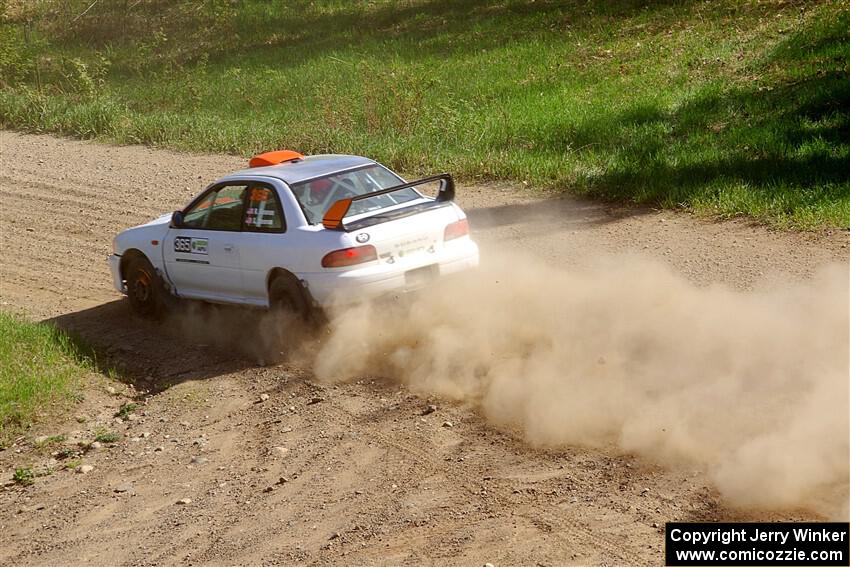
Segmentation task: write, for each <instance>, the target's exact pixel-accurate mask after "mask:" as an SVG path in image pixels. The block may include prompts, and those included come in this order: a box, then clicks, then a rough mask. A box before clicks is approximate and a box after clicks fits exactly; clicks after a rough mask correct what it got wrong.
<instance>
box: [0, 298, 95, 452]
mask: <svg viewBox="0 0 850 567" xmlns="http://www.w3.org/2000/svg"><path fill="white" fill-rule="evenodd" d="M92 368H93V365H92V363H91V362H90V359H89V358H88V357H87V355H86V354H85V353H84V352H83V351H82V350H81V347H80V346H79V343H78V342H76V341H74V340H73V339H72V338H71V337H69V336H68V335H67V334H65V333H63V332H62V331H59V330H57V329H56V328H55V327H53V326H51V325H47V324H40V323H30V322H27V321H25V320H23V319H21V318H18V317H15V316H13V315H10V314H8V313H3V312H0V444H5V443H6V442H8V441H9V440H10V439H11V437H12V436H14V435H16V434H18V433H19V432H21V431H22V430H24V429H25V428H26V427H28V426H29V425H30V424H32V423H33V422H34V421H36V420H37V419H38V418H39V417H40V416H45V415H49V414H52V413H54V412H55V411H56V410H57V409H61V408H62V407H63V406H65V405H67V404H69V403H72V402H73V401H74V400H75V399H76V393H77V392H78V388H79V387H80V385H81V381H82V379H83V378H84V377H85V376H86V375H87V374H89V373H90V372H91V371H92ZM62 440H63V438H62V437H61V436H53V437H49V438H48V439H47V440H46V441H45V442H44V443H43V445H48V444H55V443H59V442H61V441H62Z"/></svg>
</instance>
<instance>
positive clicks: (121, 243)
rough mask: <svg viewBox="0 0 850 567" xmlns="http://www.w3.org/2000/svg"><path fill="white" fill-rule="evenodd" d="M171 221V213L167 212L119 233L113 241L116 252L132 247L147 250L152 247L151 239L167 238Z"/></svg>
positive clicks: (122, 251) (120, 252) (119, 252)
mask: <svg viewBox="0 0 850 567" xmlns="http://www.w3.org/2000/svg"><path fill="white" fill-rule="evenodd" d="M170 222H171V213H166V214H163V215H162V216H160V217H157V218H155V219H154V220H152V221H150V222H147V223H145V224H140V225H139V226H134V227H132V228H128V229H127V230H125V231H123V232H121V233H119V234H118V236H116V237H115V239H114V240H113V241H112V250H113V251H114V252H115V253H116V254H123V253H124V251H125V250H128V249H130V248H138V249H139V250H142V251H145V250H146V249H148V248H150V246H151V243H150V242H151V240H162V239H163V238H165V234H166V233H167V232H168V225H169V223H170Z"/></svg>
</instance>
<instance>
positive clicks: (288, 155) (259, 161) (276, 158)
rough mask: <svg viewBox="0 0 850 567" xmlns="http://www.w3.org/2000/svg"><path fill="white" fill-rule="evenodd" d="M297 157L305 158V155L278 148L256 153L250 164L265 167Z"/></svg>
mask: <svg viewBox="0 0 850 567" xmlns="http://www.w3.org/2000/svg"><path fill="white" fill-rule="evenodd" d="M297 159H304V156H303V155H302V154H299V153H298V152H294V151H292V150H277V151H275V152H266V153H264V154H258V155H255V156H254V157H252V158H251V161H249V162H248V166H249V167H264V166H266V165H277V164H279V163H284V162H287V161H295V160H297Z"/></svg>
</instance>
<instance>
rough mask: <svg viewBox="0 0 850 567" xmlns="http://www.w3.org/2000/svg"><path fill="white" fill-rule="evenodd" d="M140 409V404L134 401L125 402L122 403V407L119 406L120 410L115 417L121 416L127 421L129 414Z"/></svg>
mask: <svg viewBox="0 0 850 567" xmlns="http://www.w3.org/2000/svg"><path fill="white" fill-rule="evenodd" d="M137 409H139V404H134V403H124V404H121V407H120V408H118V411H117V412H115V417H119V418H121V419H122V420H124V421H127V419H128V418H129V415H130V414H131V413H133V412H134V411H136V410H137Z"/></svg>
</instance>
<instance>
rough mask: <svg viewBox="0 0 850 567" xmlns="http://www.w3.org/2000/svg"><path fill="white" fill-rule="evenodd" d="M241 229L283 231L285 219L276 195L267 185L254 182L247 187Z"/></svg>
mask: <svg viewBox="0 0 850 567" xmlns="http://www.w3.org/2000/svg"><path fill="white" fill-rule="evenodd" d="M243 230H245V231H250V232H284V231H285V230H286V219H284V218H283V211H282V209H281V207H280V202H279V201H278V198H277V195H276V193H275V191H274V189H272V188H271V187H269V186H267V185H260V184H255V185H251V186H250V187H249V188H248V202H247V207H246V209H245V223H244V225H243Z"/></svg>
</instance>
